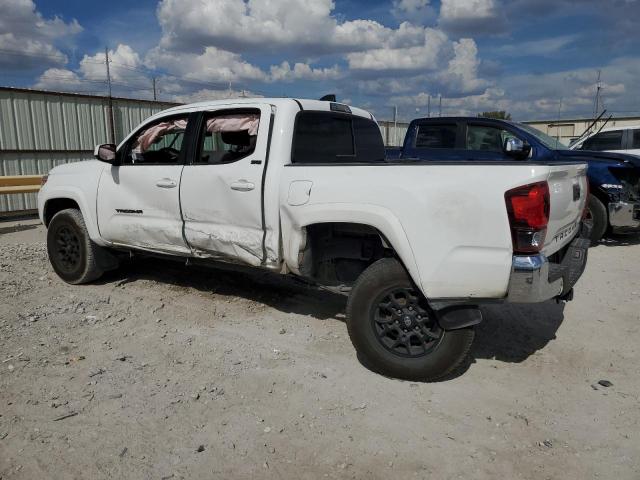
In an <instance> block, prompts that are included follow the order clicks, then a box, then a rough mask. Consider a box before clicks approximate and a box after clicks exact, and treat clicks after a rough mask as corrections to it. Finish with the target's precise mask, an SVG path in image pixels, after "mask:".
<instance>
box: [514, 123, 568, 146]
mask: <svg viewBox="0 0 640 480" xmlns="http://www.w3.org/2000/svg"><path fill="white" fill-rule="evenodd" d="M518 127H520V128H521V129H522V130H524V131H525V132H527V133H528V134H529V135H533V136H534V137H536V139H538V141H539V142H540V143H542V144H543V145H544V146H545V147H547V148H550V149H551V150H569V147H567V146H566V145H565V144H564V143H562V142H561V141H560V140H558V139H557V138H554V137H551V136H549V135H547V134H546V133H542V132H541V131H540V130H538V129H537V128H533V127H531V126H529V125H525V124H524V123H518Z"/></svg>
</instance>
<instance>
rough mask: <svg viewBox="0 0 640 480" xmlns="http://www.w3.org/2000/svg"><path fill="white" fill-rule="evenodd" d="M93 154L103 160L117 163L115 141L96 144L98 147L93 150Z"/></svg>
mask: <svg viewBox="0 0 640 480" xmlns="http://www.w3.org/2000/svg"><path fill="white" fill-rule="evenodd" d="M93 156H94V157H96V158H97V159H98V160H100V161H101V162H106V163H110V164H112V165H113V164H115V163H116V146H115V145H114V144H113V143H103V144H102V145H96V148H95V149H94V150H93Z"/></svg>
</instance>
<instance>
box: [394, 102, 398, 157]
mask: <svg viewBox="0 0 640 480" xmlns="http://www.w3.org/2000/svg"><path fill="white" fill-rule="evenodd" d="M397 144H398V106H397V105H394V106H393V146H394V147H395V146H396V145H397Z"/></svg>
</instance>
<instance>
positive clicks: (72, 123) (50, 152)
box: [0, 87, 175, 215]
mask: <svg viewBox="0 0 640 480" xmlns="http://www.w3.org/2000/svg"><path fill="white" fill-rule="evenodd" d="M112 105H113V118H114V131H115V136H116V142H119V141H120V140H121V139H122V138H124V136H125V135H126V134H127V133H129V132H130V131H131V130H132V129H133V128H134V127H135V126H136V125H138V124H139V123H140V122H142V120H144V119H145V118H147V117H149V116H150V115H152V114H154V113H156V112H159V111H160V110H164V109H165V108H169V107H171V106H174V105H175V104H172V103H164V102H150V101H145V100H129V99H124V98H114V99H112ZM108 107H109V99H108V98H106V97H96V96H89V95H75V94H67V93H54V92H42V91H37V90H24V89H14V88H2V87H0V175H42V174H46V173H47V172H48V171H49V170H50V169H51V168H53V167H54V166H56V165H60V164H62V163H70V162H78V161H81V160H88V159H91V158H93V148H94V147H95V145H97V144H99V143H107V142H108V141H109V140H108V139H109V136H110V134H109V118H108V111H109V108H108ZM36 207H37V204H36V194H34V193H28V194H15V195H0V215H1V214H2V213H4V212H13V211H22V210H31V209H35V208H36Z"/></svg>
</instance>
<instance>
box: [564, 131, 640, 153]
mask: <svg viewBox="0 0 640 480" xmlns="http://www.w3.org/2000/svg"><path fill="white" fill-rule="evenodd" d="M569 148H570V149H571V150H586V151H591V152H616V153H628V154H631V155H637V156H640V125H630V126H624V127H608V128H603V129H602V130H601V131H599V132H598V131H596V132H594V133H593V134H591V135H589V136H588V137H586V138H584V139H582V140H580V141H579V142H576V143H574V144H573V145H571V146H570V147H569Z"/></svg>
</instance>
